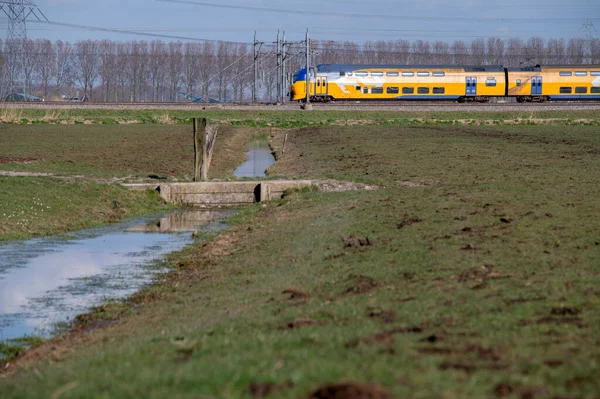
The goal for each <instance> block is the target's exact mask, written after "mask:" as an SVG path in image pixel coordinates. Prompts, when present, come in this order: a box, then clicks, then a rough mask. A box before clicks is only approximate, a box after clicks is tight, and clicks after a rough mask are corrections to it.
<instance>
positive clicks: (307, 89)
mask: <svg viewBox="0 0 600 399" xmlns="http://www.w3.org/2000/svg"><path fill="white" fill-rule="evenodd" d="M309 92H310V39H309V38H308V28H306V104H305V106H304V109H310V108H311V105H310V93H309Z"/></svg>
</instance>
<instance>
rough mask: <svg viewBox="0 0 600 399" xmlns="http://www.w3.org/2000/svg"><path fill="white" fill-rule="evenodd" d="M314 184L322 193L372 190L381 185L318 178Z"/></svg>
mask: <svg viewBox="0 0 600 399" xmlns="http://www.w3.org/2000/svg"><path fill="white" fill-rule="evenodd" d="M315 185H316V186H317V187H319V190H321V191H322V192H324V193H343V192H346V191H373V190H378V189H380V188H381V187H379V186H375V185H368V184H364V183H355V182H347V181H338V180H333V179H328V180H318V181H316V182H315Z"/></svg>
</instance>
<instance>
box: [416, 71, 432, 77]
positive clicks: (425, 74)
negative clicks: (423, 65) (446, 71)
mask: <svg viewBox="0 0 600 399" xmlns="http://www.w3.org/2000/svg"><path fill="white" fill-rule="evenodd" d="M417 76H429V72H417Z"/></svg>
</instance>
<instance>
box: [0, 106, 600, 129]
mask: <svg viewBox="0 0 600 399" xmlns="http://www.w3.org/2000/svg"><path fill="white" fill-rule="evenodd" d="M192 118H208V119H209V120H211V121H213V122H216V123H220V124H231V125H233V126H241V127H250V128H272V127H277V128H298V127H307V126H319V125H325V126H327V125H339V124H344V125H345V124H348V123H361V124H367V125H396V126H398V125H399V126H406V125H412V124H442V125H443V124H454V123H461V124H468V123H479V121H486V123H496V121H498V122H499V123H501V124H504V123H505V121H506V122H507V123H517V124H545V123H548V120H553V121H554V122H552V123H560V124H567V125H579V124H591V125H595V126H597V125H598V124H599V123H600V119H599V117H598V112H597V111H595V110H575V111H563V112H560V115H559V116H557V111H528V110H527V109H526V108H524V109H523V111H518V112H513V111H510V112H507V111H489V112H483V111H477V112H473V111H458V112H457V111H425V112H424V111H411V110H410V108H407V109H406V110H400V111H320V110H319V111H313V112H306V111H300V110H295V111H290V110H272V111H256V110H210V109H209V110H202V109H201V108H200V107H199V108H198V110H197V111H178V110H167V111H165V110H94V109H77V110H40V109H24V110H11V109H5V110H0V120H5V121H8V122H12V123H17V124H28V123H42V124H55V123H60V124H82V123H92V124H110V125H113V124H130V123H136V124H137V123H141V124H165V123H166V124H191V123H192V122H191V120H192ZM63 126H64V125H63Z"/></svg>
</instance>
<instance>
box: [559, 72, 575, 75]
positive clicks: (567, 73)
mask: <svg viewBox="0 0 600 399" xmlns="http://www.w3.org/2000/svg"><path fill="white" fill-rule="evenodd" d="M559 75H560V76H571V75H573V72H567V71H560V72H559Z"/></svg>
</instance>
